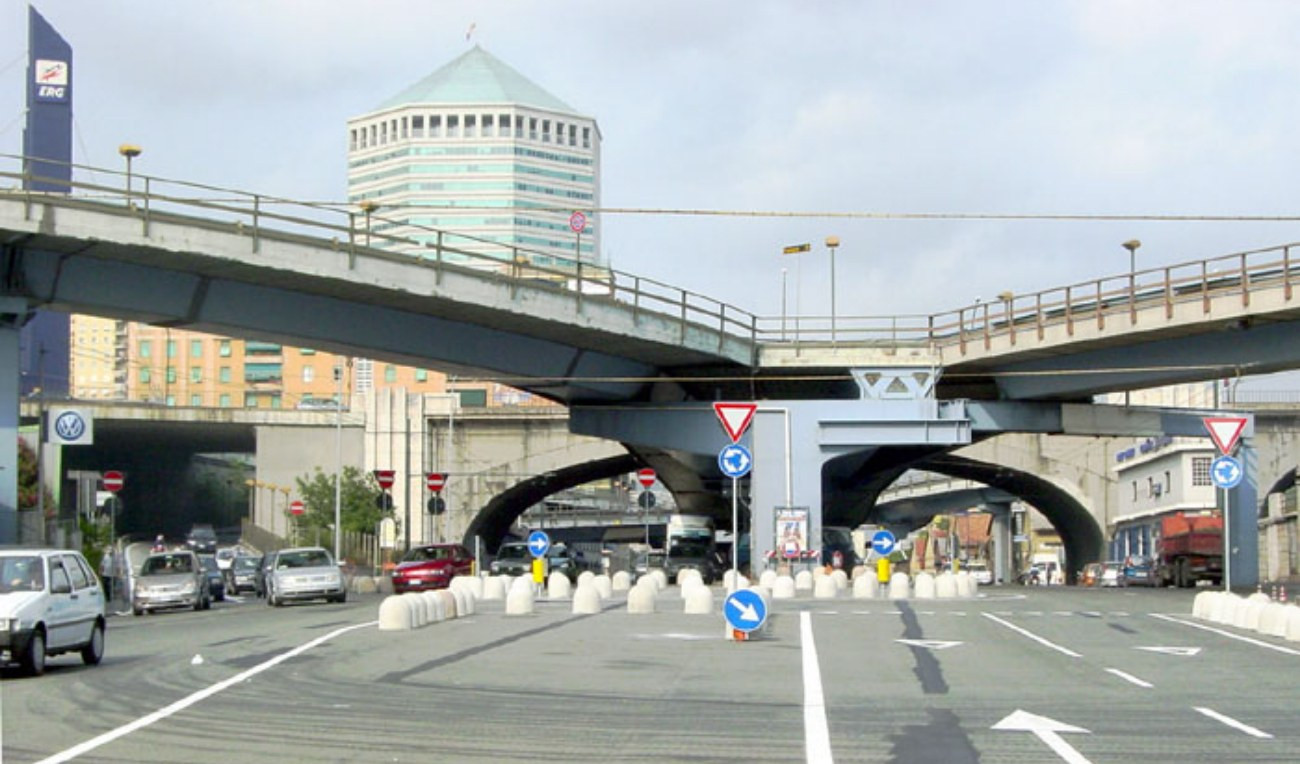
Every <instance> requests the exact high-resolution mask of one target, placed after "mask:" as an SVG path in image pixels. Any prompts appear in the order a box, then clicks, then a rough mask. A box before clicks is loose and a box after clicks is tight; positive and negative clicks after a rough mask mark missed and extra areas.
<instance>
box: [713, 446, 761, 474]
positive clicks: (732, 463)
mask: <svg viewBox="0 0 1300 764" xmlns="http://www.w3.org/2000/svg"><path fill="white" fill-rule="evenodd" d="M753 466H754V457H753V456H752V455H751V454H750V453H749V449H748V448H745V447H744V446H742V445H740V444H739V443H732V444H731V445H729V446H727V447H725V448H723V449H722V450H721V451H719V452H718V469H720V470H722V474H724V475H726V476H727V477H729V478H731V479H733V480H735V479H737V478H743V477H744V476H745V475H748V474H749V470H750V468H751V467H753Z"/></svg>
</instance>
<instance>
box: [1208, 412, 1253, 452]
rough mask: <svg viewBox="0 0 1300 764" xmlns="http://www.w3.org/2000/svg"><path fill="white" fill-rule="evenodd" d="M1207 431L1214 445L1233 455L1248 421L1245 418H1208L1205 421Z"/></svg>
mask: <svg viewBox="0 0 1300 764" xmlns="http://www.w3.org/2000/svg"><path fill="white" fill-rule="evenodd" d="M1202 421H1203V422H1205V429H1206V430H1208V431H1209V433H1210V439H1211V440H1213V441H1214V445H1216V446H1218V447H1219V450H1220V451H1222V452H1223V453H1225V454H1231V453H1232V450H1233V449H1234V448H1236V447H1237V439H1238V438H1240V437H1241V432H1242V430H1245V429H1246V422H1247V421H1248V420H1247V419H1246V417H1244V416H1207V417H1205V418H1204V419H1203V420H1202Z"/></svg>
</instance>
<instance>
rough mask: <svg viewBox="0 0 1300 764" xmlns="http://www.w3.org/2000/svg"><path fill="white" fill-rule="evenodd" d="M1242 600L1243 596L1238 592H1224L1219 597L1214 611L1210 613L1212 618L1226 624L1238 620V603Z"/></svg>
mask: <svg viewBox="0 0 1300 764" xmlns="http://www.w3.org/2000/svg"><path fill="white" fill-rule="evenodd" d="M1241 601H1242V599H1241V597H1239V596H1237V595H1236V594H1232V593H1231V592H1224V593H1223V596H1222V597H1220V598H1219V599H1218V602H1217V603H1216V607H1215V608H1214V612H1213V613H1212V614H1211V615H1210V620H1212V621H1214V622H1215V623H1221V624H1225V625H1226V624H1231V623H1232V622H1233V621H1235V620H1237V605H1238V603H1240V602H1241Z"/></svg>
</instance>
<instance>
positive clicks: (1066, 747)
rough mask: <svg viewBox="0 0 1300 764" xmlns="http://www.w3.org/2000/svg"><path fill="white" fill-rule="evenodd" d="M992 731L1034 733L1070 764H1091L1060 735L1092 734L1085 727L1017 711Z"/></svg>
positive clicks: (994, 726)
mask: <svg viewBox="0 0 1300 764" xmlns="http://www.w3.org/2000/svg"><path fill="white" fill-rule="evenodd" d="M992 729H995V730H1004V731H1008V732H1032V733H1033V734H1034V736H1035V737H1037V738H1038V739H1039V740H1041V741H1043V742H1044V743H1046V744H1047V746H1048V747H1049V748H1051V749H1052V752H1053V753H1055V754H1056V755H1057V756H1059V757H1061V758H1062V759H1064V760H1065V761H1066V762H1068V763H1069V764H1090V762H1089V761H1088V759H1087V758H1086V757H1084V755H1083V754H1081V753H1079V752H1078V751H1076V750H1075V749H1074V746H1072V745H1070V744H1069V743H1067V742H1065V738H1063V737H1061V734H1060V733H1062V732H1078V733H1083V734H1085V735H1091V734H1092V733H1091V732H1090V731H1088V730H1086V729H1084V728H1083V727H1076V726H1074V725H1073V724H1065V723H1064V722H1058V721H1057V720H1055V719H1050V718H1048V717H1046V716H1039V715H1038V714H1031V713H1029V712H1028V711H1023V710H1020V709H1016V711H1015V712H1013V713H1011V714H1008V715H1007V716H1006V718H1004V719H1003V720H1002V721H1000V722H998V723H997V724H995V725H993V727H992Z"/></svg>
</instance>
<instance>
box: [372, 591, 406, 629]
mask: <svg viewBox="0 0 1300 764" xmlns="http://www.w3.org/2000/svg"><path fill="white" fill-rule="evenodd" d="M412 615H413V611H412V609H411V606H410V603H409V602H407V601H406V600H403V599H402V595H400V594H392V595H389V596H387V597H384V599H383V601H382V602H380V603H379V630H380V631H410V630H411V629H414V628H415V622H414V620H413V618H412Z"/></svg>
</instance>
